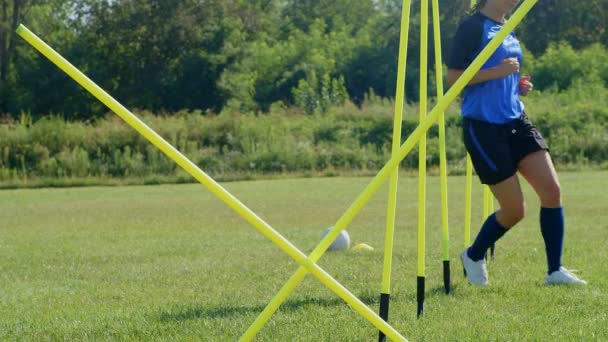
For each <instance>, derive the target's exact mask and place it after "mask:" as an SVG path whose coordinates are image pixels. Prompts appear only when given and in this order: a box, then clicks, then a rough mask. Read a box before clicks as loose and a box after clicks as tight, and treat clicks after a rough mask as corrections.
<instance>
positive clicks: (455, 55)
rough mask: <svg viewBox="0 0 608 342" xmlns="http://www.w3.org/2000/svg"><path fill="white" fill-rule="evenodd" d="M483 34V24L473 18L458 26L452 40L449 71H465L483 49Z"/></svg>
mask: <svg viewBox="0 0 608 342" xmlns="http://www.w3.org/2000/svg"><path fill="white" fill-rule="evenodd" d="M482 34H483V22H479V21H478V20H474V18H473V17H470V18H468V19H467V20H465V21H463V22H462V23H461V24H460V25H459V26H458V29H457V30H456V34H455V35H454V38H453V39H452V48H451V50H450V56H449V59H448V63H447V65H448V68H449V69H457V70H464V69H466V68H467V67H468V66H469V65H470V64H471V62H473V60H474V59H475V57H476V54H477V52H478V50H479V48H480V47H481V40H482V39H481V37H482Z"/></svg>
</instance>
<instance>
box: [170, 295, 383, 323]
mask: <svg viewBox="0 0 608 342" xmlns="http://www.w3.org/2000/svg"><path fill="white" fill-rule="evenodd" d="M376 297H377V296H376ZM358 298H359V300H361V301H362V302H363V303H365V304H366V305H377V304H378V303H379V300H378V298H375V297H373V296H371V295H368V294H366V295H362V296H360V297H358ZM339 305H346V303H345V302H344V301H343V300H342V299H340V298H337V297H335V298H316V297H306V298H301V299H295V300H288V301H286V302H285V303H283V305H281V307H280V309H279V310H280V311H282V312H289V311H296V310H300V309H304V308H306V307H307V306H324V307H330V306H339ZM265 307H266V305H263V306H262V305H258V306H225V307H205V306H189V307H188V306H184V307H176V308H175V309H172V310H171V309H170V310H161V312H160V314H159V319H160V321H161V322H170V321H187V320H193V319H219V318H228V317H235V316H242V315H249V314H256V315H257V314H259V313H261V312H262V311H263V310H264V308H265Z"/></svg>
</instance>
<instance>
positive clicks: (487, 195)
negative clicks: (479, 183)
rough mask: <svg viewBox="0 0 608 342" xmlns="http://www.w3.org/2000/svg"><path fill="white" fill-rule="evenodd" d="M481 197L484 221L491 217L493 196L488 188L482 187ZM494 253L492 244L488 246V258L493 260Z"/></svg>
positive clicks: (494, 249)
mask: <svg viewBox="0 0 608 342" xmlns="http://www.w3.org/2000/svg"><path fill="white" fill-rule="evenodd" d="M483 196H484V204H483V210H484V212H485V215H484V218H483V219H484V220H485V219H486V218H487V217H488V216H490V215H492V213H493V212H494V197H493V196H494V195H493V194H492V190H490V187H489V186H487V185H486V186H484V187H483ZM495 251H496V244H492V245H491V246H490V256H491V257H492V258H493V257H494V253H495Z"/></svg>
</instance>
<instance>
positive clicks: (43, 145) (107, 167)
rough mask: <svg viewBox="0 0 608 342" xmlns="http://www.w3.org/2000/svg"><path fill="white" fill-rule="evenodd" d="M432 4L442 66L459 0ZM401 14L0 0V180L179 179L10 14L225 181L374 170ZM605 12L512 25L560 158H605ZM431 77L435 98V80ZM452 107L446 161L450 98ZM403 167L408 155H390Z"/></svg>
mask: <svg viewBox="0 0 608 342" xmlns="http://www.w3.org/2000/svg"><path fill="white" fill-rule="evenodd" d="M439 4H440V9H441V12H442V21H441V29H442V33H443V37H442V47H443V50H444V51H443V55H444V58H446V57H447V56H448V55H449V48H450V39H451V36H452V34H453V32H454V30H455V27H456V25H457V24H458V21H459V20H460V18H461V17H462V16H463V15H465V14H466V12H467V11H468V5H469V4H470V1H469V0H440V1H439ZM419 6H420V3H419V1H413V6H412V14H413V16H412V25H411V28H410V45H409V50H408V68H407V79H406V96H407V100H408V102H409V103H410V104H409V105H408V106H407V108H406V113H405V119H404V130H403V136H404V138H405V137H406V136H407V135H409V133H410V132H411V131H412V130H413V129H414V127H415V126H416V124H417V116H418V114H417V111H418V110H417V108H416V102H417V101H418V96H419V95H418V74H419V43H420V42H419V31H420V30H419V25H420V20H419V14H418V13H419V11H420V8H419ZM400 15H401V0H357V1H352V0H307V1H302V0H205V1H203V0H174V1H155V0H113V1H107V0H69V1H68V0H63V1H60V0H44V1H43V0H21V1H17V0H5V1H3V2H2V3H1V4H0V153H1V155H0V181H2V183H3V184H4V185H7V184H10V183H11V182H12V183H13V184H15V182H17V183H19V182H24V181H25V182H28V180H29V182H30V183H31V182H32V179H38V180H43V181H42V182H43V183H44V184H47V185H48V184H51V183H53V182H57V183H61V184H65V183H69V182H76V183H78V182H87V179H89V180H88V181H91V182H93V183H96V182H99V180H100V179H116V178H123V179H124V178H133V179H139V181H141V180H143V181H144V182H163V181H180V180H184V181H185V180H189V179H190V178H189V177H188V176H186V175H184V174H182V173H181V172H180V171H179V170H177V169H176V167H175V165H173V163H172V162H171V161H169V160H168V159H167V158H165V157H164V156H161V155H160V154H159V152H158V151H156V150H155V149H154V148H153V147H152V146H151V145H150V144H149V143H147V142H146V141H144V140H143V138H140V137H139V136H138V135H137V133H136V132H134V131H132V129H131V128H129V127H128V126H127V125H125V124H124V123H122V122H121V121H120V120H119V119H117V118H116V117H115V116H114V115H113V114H111V113H108V110H107V109H106V108H105V107H104V106H103V105H102V104H100V103H99V102H98V101H97V100H95V99H94V98H92V97H91V96H90V95H87V93H86V92H85V91H83V90H81V89H80V88H79V86H77V85H76V84H75V83H74V82H73V81H71V80H70V79H68V77H67V76H65V75H64V74H63V73H62V72H61V71H59V70H58V69H56V67H54V66H53V65H51V64H50V63H49V62H48V61H47V60H46V59H44V58H42V57H40V56H39V55H38V54H37V52H36V51H34V50H33V49H32V48H31V47H30V46H28V45H27V44H26V43H24V42H22V41H21V40H20V38H18V37H17V36H15V34H14V29H15V28H16V26H17V25H18V23H20V22H23V23H25V24H26V25H27V26H28V27H30V28H31V29H32V30H33V31H34V32H36V33H37V34H39V35H40V36H41V37H42V38H43V39H44V40H46V41H47V42H49V43H50V44H51V45H52V46H53V47H55V48H56V49H57V50H58V51H59V52H60V53H62V54H63V55H64V56H65V57H66V58H67V59H68V60H70V61H71V62H72V63H74V64H75V65H76V66H78V67H79V68H81V70H82V71H83V72H85V73H86V74H87V75H89V76H90V77H91V78H92V79H93V80H95V81H96V82H97V83H98V84H99V85H100V86H102V87H103V88H104V89H106V90H107V91H109V92H110V93H111V94H112V95H113V96H115V97H116V98H117V99H118V100H119V101H120V102H121V103H123V104H124V105H125V106H127V107H128V108H131V109H133V110H134V111H135V112H136V114H138V115H141V116H142V117H143V118H144V120H145V121H146V122H148V123H149V124H150V125H151V126H152V127H153V128H154V129H155V130H157V131H158V132H159V133H160V134H161V135H162V136H164V137H166V138H167V139H168V140H169V141H170V142H171V143H172V144H174V145H175V146H176V147H178V148H179V149H180V150H181V151H183V152H184V153H185V154H187V155H188V157H190V158H191V159H192V160H193V161H194V162H195V163H197V164H198V165H200V166H201V167H202V168H203V169H205V170H207V171H209V172H210V173H212V174H213V175H214V176H216V177H221V178H224V179H227V178H233V177H244V176H249V175H259V174H263V173H278V172H296V173H302V174H317V173H320V174H333V173H335V172H342V171H347V170H348V171H349V172H353V171H354V172H373V171H375V170H377V169H378V168H379V167H381V166H382V165H383V164H384V162H386V160H388V158H389V155H390V152H389V151H390V141H391V137H390V136H391V132H392V115H393V102H392V100H391V98H392V97H394V91H395V84H396V76H397V75H396V73H397V52H398V48H399V46H398V44H399V28H400ZM607 19H608V0H589V1H580V2H578V1H570V0H544V1H539V2H538V4H537V5H536V6H535V8H534V9H533V10H532V11H531V13H530V14H529V16H528V17H527V18H526V19H525V21H524V22H523V23H522V25H521V26H520V27H519V28H518V36H519V37H520V39H521V40H522V42H523V44H524V45H525V47H526V56H525V65H524V72H525V73H529V74H531V75H532V76H533V81H534V84H535V86H536V90H537V92H536V93H535V94H533V95H532V96H531V97H529V98H528V99H527V100H526V105H527V108H528V112H529V113H530V115H531V116H532V117H533V118H534V120H535V122H536V123H537V124H538V125H539V126H540V128H541V129H542V131H543V133H544V134H545V135H546V137H547V139H548V140H549V141H550V143H551V147H552V152H553V156H554V157H555V158H556V161H557V163H558V165H560V166H561V167H564V166H568V167H577V168H580V167H586V166H591V167H606V163H607V162H606V161H607V160H608V148H607V147H606V146H608V109H607V108H608V106H607V104H608V103H607V101H608V100H607V96H606V95H607V94H608V90H607V85H608V50H607V48H606V46H607V44H608V32H606V22H608V20H607ZM431 32H432V31H431ZM431 39H432V35H431ZM430 47H431V49H432V47H433V44H432V42H431V44H430ZM432 56H433V51H432V50H431V51H430V55H429V57H431V58H430V60H429V66H433V65H434V60H433V58H432ZM429 83H430V87H429V88H430V90H431V94H430V96H434V94H433V93H432V92H433V89H434V75H433V73H432V72H431V74H430V75H429ZM447 115H448V120H447V123H448V129H447V130H448V139H450V140H449V141H453V142H454V143H450V144H449V146H448V158H449V161H450V163H451V169H452V170H456V171H458V170H460V169H461V168H462V161H463V158H464V150H463V147H462V144H461V143H460V134H461V133H460V127H459V125H460V123H459V120H458V106H457V105H454V106H452V107H451V108H450V110H449V112H448V113H447ZM436 134H437V133H436V131H431V132H430V136H431V140H430V147H429V163H430V164H431V166H433V165H437V161H438V158H437V147H436V144H434V139H436ZM416 160H417V159H416V155H415V151H414V153H413V154H412V156H411V157H408V159H406V160H405V161H404V162H403V165H404V166H412V167H415V165H416Z"/></svg>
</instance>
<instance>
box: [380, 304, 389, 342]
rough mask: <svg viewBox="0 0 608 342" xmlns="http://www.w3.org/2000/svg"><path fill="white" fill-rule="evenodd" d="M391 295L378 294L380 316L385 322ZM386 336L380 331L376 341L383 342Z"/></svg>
mask: <svg viewBox="0 0 608 342" xmlns="http://www.w3.org/2000/svg"><path fill="white" fill-rule="evenodd" d="M390 298H391V295H390V294H388V293H381V294H380V318H382V319H383V320H384V321H385V322H388V307H389V302H390ZM385 341H386V336H385V335H384V333H383V332H382V331H380V334H379V335H378V342H385Z"/></svg>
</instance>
